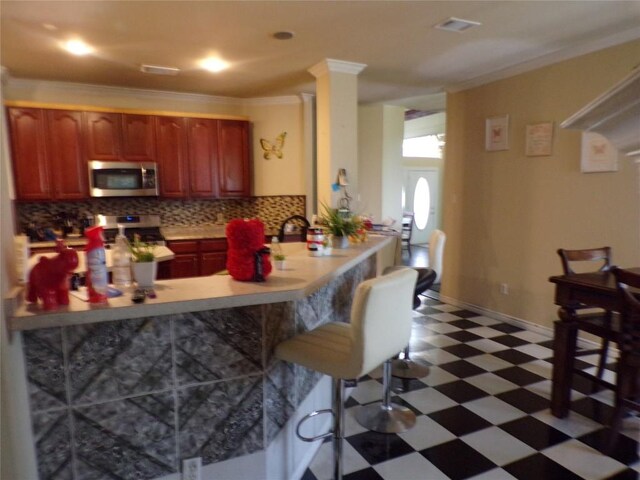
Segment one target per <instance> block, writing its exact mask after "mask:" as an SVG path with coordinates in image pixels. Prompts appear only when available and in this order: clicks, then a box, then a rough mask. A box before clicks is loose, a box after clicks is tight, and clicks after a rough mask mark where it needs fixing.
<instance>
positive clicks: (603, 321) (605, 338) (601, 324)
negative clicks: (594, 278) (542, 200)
mask: <svg viewBox="0 0 640 480" xmlns="http://www.w3.org/2000/svg"><path fill="white" fill-rule="evenodd" d="M558 255H560V259H561V260H562V270H563V272H564V274H565V275H571V274H574V273H580V272H582V271H583V270H585V269H588V271H598V272H606V271H608V270H609V269H610V268H611V247H600V248H588V249H582V250H566V249H564V248H560V249H558ZM594 264H595V268H594ZM578 265H580V266H579V267H578ZM576 269H577V270H578V272H576ZM572 308H573V309H574V310H578V311H579V310H586V309H590V310H593V307H591V306H589V305H585V304H583V303H576V304H575V305H573V306H572ZM577 315H578V329H579V330H583V331H585V332H587V333H591V334H592V335H596V336H598V337H600V338H602V343H601V345H600V348H598V349H589V350H580V351H577V352H576V354H575V355H576V356H584V355H593V354H596V353H597V354H598V355H600V359H599V361H598V369H597V371H596V375H595V377H596V378H597V379H598V381H602V375H603V373H604V368H605V366H606V364H607V355H608V352H609V341H610V340H611V339H612V338H613V336H612V330H611V324H612V318H613V315H612V313H611V312H610V311H606V310H605V311H602V310H599V311H595V312H594V311H590V312H588V313H578V314H577ZM574 370H575V372H576V373H579V374H580V375H582V376H586V377H591V375H589V374H586V373H585V372H584V371H582V370H581V369H578V368H576V369H574Z"/></svg>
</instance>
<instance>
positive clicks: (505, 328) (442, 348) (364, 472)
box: [302, 297, 640, 480]
mask: <svg viewBox="0 0 640 480" xmlns="http://www.w3.org/2000/svg"><path fill="white" fill-rule="evenodd" d="M411 350H412V351H411V357H412V358H413V359H415V360H418V361H420V362H421V363H424V364H425V365H428V366H430V373H429V375H428V376H427V377H424V378H421V379H417V380H404V379H400V378H394V379H393V382H392V385H393V390H394V396H393V401H394V402H395V403H400V404H402V405H404V406H406V407H408V408H410V409H411V410H413V411H414V412H415V413H416V415H417V422H416V425H415V427H414V428H412V429H411V430H409V431H407V432H405V433H401V434H398V435H396V434H381V433H375V432H370V431H368V430H366V429H365V428H363V427H361V426H360V425H359V424H358V423H357V422H356V420H355V413H354V412H355V411H356V409H357V408H358V407H359V406H360V405H363V404H367V403H370V402H373V401H377V400H379V399H380V398H381V396H382V383H381V382H382V380H381V378H380V376H381V369H378V370H376V371H375V372H372V373H371V374H370V375H369V376H366V377H363V378H361V379H360V380H359V382H358V386H357V387H356V388H355V389H354V390H353V392H352V394H351V396H350V398H349V399H348V401H347V403H346V405H347V411H346V417H347V419H346V420H347V421H346V425H345V429H346V441H345V458H344V473H345V476H344V479H345V480H360V479H363V480H364V479H366V480H374V479H382V480H439V479H454V480H462V479H471V478H473V479H474V480H502V479H521V480H555V479H558V480H571V479H586V480H596V479H615V480H623V479H624V480H630V479H635V480H638V479H639V478H640V459H639V456H638V454H639V443H640V417H638V416H629V417H627V418H626V419H625V421H624V430H623V435H620V436H619V441H618V444H617V446H616V448H615V450H614V452H613V453H612V454H611V455H609V456H608V455H605V454H603V453H601V452H602V451H603V450H604V445H605V442H606V440H607V434H608V428H607V427H606V425H607V424H608V422H609V419H610V416H611V412H612V404H613V395H612V392H611V391H609V390H603V389H594V388H593V386H592V385H591V383H590V382H589V381H588V380H586V379H585V378H583V377H579V376H576V378H575V379H574V384H573V391H572V400H573V403H572V407H571V413H570V415H569V416H568V417H567V418H565V419H558V418H555V417H554V416H552V415H551V413H550V411H549V398H550V395H551V373H552V363H551V362H552V355H553V351H552V350H551V342H550V339H549V338H547V337H545V336H543V335H540V334H538V333H533V332H529V331H526V330H523V329H521V328H519V327H517V326H513V325H510V324H507V323H503V322H500V321H497V320H493V319H491V318H488V317H485V316H479V315H477V314H475V313H473V312H470V311H466V310H460V309H459V308H457V307H454V306H452V305H447V304H444V303H441V302H440V301H437V300H434V299H431V298H427V297H423V302H422V305H421V306H420V307H419V308H418V309H417V310H416V311H415V318H414V326H413V334H412V338H411ZM580 362H583V364H584V368H585V369H590V368H591V369H593V368H594V365H595V364H596V362H597V357H594V358H590V357H588V356H584V357H581V358H580ZM609 368H610V369H611V368H613V365H609ZM607 373H608V374H609V375H611V374H612V373H613V372H607ZM331 462H332V456H331V444H330V441H329V440H327V441H325V443H324V444H323V445H322V446H321V448H320V450H319V452H318V454H317V455H316V457H315V458H314V459H313V461H312V462H311V464H310V466H309V468H308V469H307V471H306V472H305V474H304V476H303V477H302V478H303V480H324V479H329V478H331V474H332V465H331Z"/></svg>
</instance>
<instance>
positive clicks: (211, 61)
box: [200, 57, 229, 73]
mask: <svg viewBox="0 0 640 480" xmlns="http://www.w3.org/2000/svg"><path fill="white" fill-rule="evenodd" d="M200 66H201V67H202V68H204V69H205V70H208V71H210V72H213V73H218V72H221V71H222V70H225V69H227V68H229V62H225V61H224V60H222V59H221V58H218V57H209V58H205V59H204V60H201V61H200Z"/></svg>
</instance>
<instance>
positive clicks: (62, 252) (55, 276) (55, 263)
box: [27, 240, 78, 310]
mask: <svg viewBox="0 0 640 480" xmlns="http://www.w3.org/2000/svg"><path fill="white" fill-rule="evenodd" d="M56 250H57V251H58V252H59V253H58V255H56V256H55V257H53V258H48V257H41V258H40V260H39V261H38V263H37V264H36V265H35V266H34V267H33V268H32V269H31V272H30V273H29V290H28V293H27V301H28V302H31V303H37V302H38V298H41V299H42V304H43V306H44V309H45V310H53V309H55V308H57V307H58V305H69V275H70V274H71V273H73V271H74V270H75V269H76V268H77V267H78V252H76V251H75V250H73V249H72V248H68V247H66V246H65V245H64V243H63V242H62V241H61V240H58V244H57V246H56Z"/></svg>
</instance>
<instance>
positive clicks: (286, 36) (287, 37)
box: [273, 31, 294, 40]
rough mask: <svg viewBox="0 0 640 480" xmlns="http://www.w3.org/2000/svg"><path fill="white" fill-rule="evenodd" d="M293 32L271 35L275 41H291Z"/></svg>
mask: <svg viewBox="0 0 640 480" xmlns="http://www.w3.org/2000/svg"><path fill="white" fill-rule="evenodd" d="M293 35H294V34H293V32H285V31H282V32H276V33H274V34H273V38H275V39H276V40H291V39H292V38H293Z"/></svg>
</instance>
